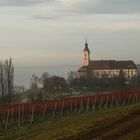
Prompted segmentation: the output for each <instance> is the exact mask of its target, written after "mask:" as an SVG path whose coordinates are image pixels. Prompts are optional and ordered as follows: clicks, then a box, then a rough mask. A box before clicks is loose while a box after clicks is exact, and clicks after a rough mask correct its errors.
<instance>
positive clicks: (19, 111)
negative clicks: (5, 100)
mask: <svg viewBox="0 0 140 140" xmlns="http://www.w3.org/2000/svg"><path fill="white" fill-rule="evenodd" d="M19 127H20V107H19V110H18V128H19Z"/></svg>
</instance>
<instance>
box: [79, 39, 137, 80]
mask: <svg viewBox="0 0 140 140" xmlns="http://www.w3.org/2000/svg"><path fill="white" fill-rule="evenodd" d="M82 64H83V66H82V67H81V68H80V69H79V70H78V74H77V78H81V77H88V76H90V77H92V78H94V77H96V78H102V77H103V76H106V77H108V78H113V77H118V76H119V75H120V72H123V74H124V76H125V78H126V79H128V80H131V79H133V78H136V77H137V67H136V64H135V63H134V62H133V61H132V60H127V61H116V60H90V50H89V48H88V43H87V40H86V43H85V48H84V50H83V60H82Z"/></svg>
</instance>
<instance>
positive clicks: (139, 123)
mask: <svg viewBox="0 0 140 140" xmlns="http://www.w3.org/2000/svg"><path fill="white" fill-rule="evenodd" d="M56 139H59V140H61V139H62V140H67V139H68V140H102V139H103V140H112V139H113V140H139V139H140V105H133V106H127V107H121V108H119V109H116V110H110V111H108V112H105V111H102V112H99V113H92V112H90V113H88V114H81V115H77V116H73V117H71V119H70V120H69V118H68V117H64V118H63V119H62V120H55V121H46V122H43V123H37V124H33V125H26V126H24V127H22V128H20V129H19V130H16V128H12V129H11V130H9V131H8V132H5V133H4V132H0V140H56Z"/></svg>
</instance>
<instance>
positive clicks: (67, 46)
mask: <svg viewBox="0 0 140 140" xmlns="http://www.w3.org/2000/svg"><path fill="white" fill-rule="evenodd" d="M86 36H87V37H88V43H89V48H90V50H91V58H92V59H132V60H134V61H135V62H136V63H140V57H139V54H140V0H0V58H1V59H4V58H7V57H12V58H13V60H14V63H15V65H16V66H29V65H32V66H45V65H64V64H76V65H77V64H80V63H81V58H82V54H81V53H82V50H83V48H84V43H85V38H86Z"/></svg>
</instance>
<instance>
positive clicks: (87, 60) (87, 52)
mask: <svg viewBox="0 0 140 140" xmlns="http://www.w3.org/2000/svg"><path fill="white" fill-rule="evenodd" d="M82 63H83V65H84V66H89V63H90V50H89V48H88V43H87V39H86V43H85V48H84V50H83V62H82Z"/></svg>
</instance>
